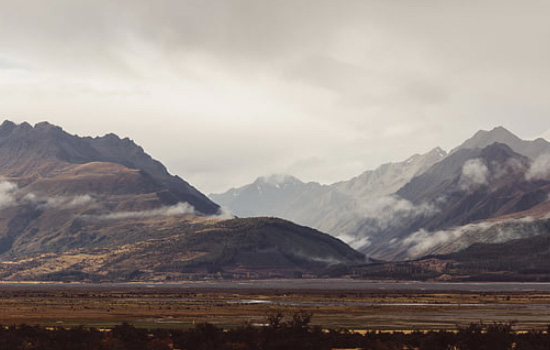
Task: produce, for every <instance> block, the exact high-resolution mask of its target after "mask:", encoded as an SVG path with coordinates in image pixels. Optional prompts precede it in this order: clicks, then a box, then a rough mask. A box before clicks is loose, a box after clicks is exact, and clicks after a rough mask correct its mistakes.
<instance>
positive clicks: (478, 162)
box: [459, 159, 489, 191]
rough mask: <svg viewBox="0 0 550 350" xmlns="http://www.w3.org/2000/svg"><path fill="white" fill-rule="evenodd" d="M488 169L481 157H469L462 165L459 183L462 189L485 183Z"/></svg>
mask: <svg viewBox="0 0 550 350" xmlns="http://www.w3.org/2000/svg"><path fill="white" fill-rule="evenodd" d="M488 177H489V169H488V168H487V165H485V163H484V162H483V160H482V159H470V160H468V161H466V163H464V166H463V167H462V175H461V176H460V180H459V184H460V188H461V189H462V190H465V191H466V190H471V189H475V188H477V187H479V186H483V185H487V180H488Z"/></svg>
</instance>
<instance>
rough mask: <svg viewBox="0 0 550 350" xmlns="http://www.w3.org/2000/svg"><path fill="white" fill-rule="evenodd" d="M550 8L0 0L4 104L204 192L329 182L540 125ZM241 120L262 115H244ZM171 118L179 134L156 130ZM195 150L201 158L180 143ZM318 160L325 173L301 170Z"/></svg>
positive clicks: (14, 113)
mask: <svg viewBox="0 0 550 350" xmlns="http://www.w3.org/2000/svg"><path fill="white" fill-rule="evenodd" d="M549 10H550V4H548V3H546V2H542V1H530V0H528V1H526V2H515V1H507V0H506V1H498V2H497V1H493V0H487V1H469V0H468V1H466V2H460V3H458V2H450V1H443V2H442V1H433V0H419V1H401V0H398V1H384V0H373V1H360V0H355V1H352V0H342V1H331V0H281V1H253V0H227V1H213V0H205V1H186V0H183V1H175V0H159V1H149V0H120V1H108V0H94V1H92V0H82V1H69V0H50V1H43V0H19V1H2V2H0V42H2V48H1V49H0V94H2V95H3V96H6V95H8V94H9V98H6V99H3V100H2V101H0V109H1V110H2V111H3V113H4V117H6V118H13V119H16V120H18V121H22V120H24V119H28V120H29V121H31V122H35V121H39V120H41V119H49V120H51V121H52V122H55V123H59V124H61V125H64V126H66V127H67V128H69V129H70V128H72V130H75V131H76V132H78V133H80V134H82V135H90V134H91V135H95V134H98V133H107V132H111V131H114V132H117V133H119V134H121V135H123V136H130V137H132V138H134V139H136V141H138V142H139V143H140V144H142V145H144V146H145V147H146V149H147V150H150V152H151V153H152V155H153V156H155V157H156V158H158V159H160V160H161V161H164V162H168V164H167V165H168V166H169V168H171V169H173V170H175V171H176V172H177V173H178V174H179V175H181V176H182V177H184V178H186V179H189V180H190V181H191V182H192V183H194V184H197V185H199V189H201V190H203V191H205V192H215V191H218V192H220V191H223V190H225V189H226V188H227V187H230V186H236V185H240V184H243V183H246V182H247V181H249V180H250V179H253V178H256V177H257V176H259V175H262V174H264V173H271V172H280V171H285V170H286V169H290V168H292V170H294V171H295V174H296V175H298V176H300V177H304V178H307V179H309V180H316V181H320V182H325V183H326V182H331V181H337V180H342V179H345V178H350V177H352V176H355V175H357V174H359V173H361V172H362V171H364V170H366V169H368V168H374V167H376V166H378V165H379V164H380V163H381V162H387V161H394V160H399V159H403V158H405V157H408V156H409V155H410V154H412V153H420V152H425V151H426V150H428V149H431V148H433V147H434V146H436V145H439V146H441V147H443V148H446V149H449V148H451V147H454V146H456V145H457V144H458V143H460V142H461V141H463V140H464V139H465V138H467V137H469V136H471V135H472V134H473V133H474V132H475V131H477V130H479V129H481V128H484V129H489V128H492V127H494V126H497V125H504V126H506V127H508V128H510V129H511V130H512V131H515V132H517V133H518V134H519V135H520V136H522V137H530V136H532V135H538V134H540V133H541V132H543V131H545V130H548V129H549V127H548V118H547V117H546V116H547V115H549V114H550V107H549V106H548V103H547V91H548V87H549V82H550V66H549V65H548V64H547V62H548V61H549V60H550V47H549V46H548V45H545V44H544V43H546V42H548V40H549V39H550V27H549V26H548V24H547V18H546V17H547V16H546V14H547V13H548V12H549ZM2 66H4V67H11V68H10V69H2ZM13 68H17V69H18V70H19V72H18V74H14V73H13V72H11V73H10V74H7V73H6V72H5V71H10V70H13ZM21 71H24V72H21ZM247 90H250V91H247ZM212 91H215V92H216V93H212ZM239 94H240V95H239ZM258 94H260V95H262V96H267V97H266V98H265V99H266V100H270V101H271V102H272V104H268V103H265V102H266V101H263V100H261V101H260V102H255V101H258ZM237 95H238V96H237ZM201 98H202V100H203V101H206V102H204V103H203V104H202V105H201V103H199V102H197V100H201ZM235 100H238V101H239V102H238V103H234V104H231V102H232V101H235ZM254 103H256V104H257V105H258V107H257V108H256V109H253V110H252V111H250V110H248V109H247V108H249V106H250V105H251V104H254ZM212 106H216V107H217V108H210V107H212ZM274 106H282V108H281V110H277V111H274V109H276V108H274ZM75 115H78V116H79V118H78V120H77V118H75ZM243 115H247V117H248V118H249V119H250V120H252V121H251V122H248V123H242V125H236V123H235V122H234V120H235V119H238V118H239V117H240V116H243ZM152 120H155V121H154V122H151V121H152ZM279 120H298V121H301V123H299V124H297V125H291V126H286V128H287V129H285V125H287V124H288V123H285V122H281V123H274V122H273V121H279ZM165 125H170V129H171V130H170V132H167V133H168V135H169V137H166V133H164V134H163V135H162V136H159V132H158V131H157V132H156V133H155V130H164V129H166V128H165ZM189 129H193V132H189V133H187V134H185V137H181V134H183V133H184V132H185V131H186V130H189ZM172 130H173V131H172ZM274 131H278V133H277V137H271V138H265V137H264V138H262V137H258V135H263V136H265V135H268V134H271V133H272V132H274ZM236 134H238V138H239V140H237V141H235V139H236V137H234V135H236ZM289 134H292V135H291V137H288V135H289ZM339 135H345V136H339ZM419 136H421V137H419ZM282 138H284V139H285V140H287V139H289V138H292V142H284V143H281V139H282ZM164 139H167V140H169V141H170V142H168V141H163V140H164ZM159 140H160V141H159ZM204 140H216V142H204ZM158 143H166V144H162V145H157V144H158ZM197 144H201V146H202V147H203V148H204V151H203V152H201V154H198V153H195V152H193V154H191V152H181V151H180V150H181V149H193V148H195V147H197ZM247 149H248V150H253V151H247ZM366 150H368V151H366ZM374 150H375V151H376V152H377V153H380V154H374V153H375V151H374ZM251 153H253V154H251ZM205 154H206V156H205ZM343 154H345V155H346V157H342V155H343ZM228 155H229V156H228ZM233 155H239V156H235V157H233ZM256 155H257V156H256ZM249 156H250V157H254V158H253V159H252V158H249ZM228 158H232V159H233V160H234V159H247V160H248V163H247V164H246V165H245V166H244V167H240V166H235V165H234V164H232V162H231V161H226V159H228ZM274 158H277V159H276V160H273V159H274ZM308 158H318V159H323V164H324V165H322V166H320V165H312V164H306V163H303V164H298V163H297V162H298V160H300V159H308ZM343 158H345V160H344V161H345V164H343V163H342V159H343ZM272 160H273V161H272ZM212 163H216V165H214V166H213V165H211V164H212ZM205 164H206V165H205ZM293 164H296V167H293ZM220 178H223V179H222V180H220Z"/></svg>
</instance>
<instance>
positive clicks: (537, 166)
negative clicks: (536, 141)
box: [525, 154, 550, 180]
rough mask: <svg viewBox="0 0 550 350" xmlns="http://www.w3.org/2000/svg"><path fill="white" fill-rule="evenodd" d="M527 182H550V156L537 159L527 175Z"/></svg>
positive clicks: (544, 155)
mask: <svg viewBox="0 0 550 350" xmlns="http://www.w3.org/2000/svg"><path fill="white" fill-rule="evenodd" d="M525 178H526V179H527V180H550V154H543V155H542V156H540V157H538V158H537V159H535V161H534V162H533V164H531V167H530V168H529V170H528V171H527V173H526V174H525Z"/></svg>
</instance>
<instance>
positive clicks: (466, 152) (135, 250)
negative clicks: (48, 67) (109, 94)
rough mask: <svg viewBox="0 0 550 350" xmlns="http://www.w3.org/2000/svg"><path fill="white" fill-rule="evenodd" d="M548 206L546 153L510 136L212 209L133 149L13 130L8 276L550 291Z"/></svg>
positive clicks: (248, 193) (539, 143) (281, 181)
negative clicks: (474, 284) (537, 285)
mask: <svg viewBox="0 0 550 350" xmlns="http://www.w3.org/2000/svg"><path fill="white" fill-rule="evenodd" d="M549 193H550V143H549V142H547V141H545V140H543V139H537V140H533V141H526V140H521V139H520V138H518V137H517V136H515V135H514V134H512V133H511V132H509V131H508V130H506V129H504V128H502V127H498V128H495V129H493V130H490V131H479V132H477V133H476V134H475V135H473V137H472V138H470V139H468V140H466V141H465V142H464V143H462V144H461V145H459V146H458V147H456V148H454V149H453V150H451V151H450V152H448V153H447V152H445V151H443V150H442V149H441V148H439V147H436V148H434V149H432V150H431V151H430V152H427V153H425V154H415V155H413V156H411V157H409V158H408V159H406V160H404V161H402V162H398V163H388V164H384V165H382V166H380V167H379V168H377V169H374V170H369V171H365V172H364V173H362V174H360V175H358V176H357V177H354V178H352V179H350V180H347V181H341V182H337V183H334V184H331V185H321V184H319V183H315V182H309V183H304V182H302V181H300V180H299V179H297V178H296V177H293V176H290V175H271V176H264V177H261V178H258V179H257V180H256V181H254V182H253V183H252V184H249V185H246V186H243V187H241V188H236V189H231V190H229V191H228V192H226V193H224V194H219V195H211V196H210V198H208V197H207V196H205V195H204V194H202V193H201V192H200V191H198V190H197V189H196V188H194V187H193V186H192V185H190V184H189V183H188V182H186V181H185V180H183V179H181V178H179V177H177V176H173V175H171V174H169V173H168V171H167V170H166V168H165V167H164V165H162V164H161V163H160V162H158V161H157V160H155V159H153V158H152V157H151V156H149V155H148V154H147V153H146V152H145V151H144V150H143V149H142V148H141V147H139V146H138V145H137V144H136V143H135V142H133V141H132V140H130V139H128V138H124V139H121V138H119V137H118V136H116V135H114V134H108V135H105V136H102V137H80V136H77V135H71V134H69V133H67V132H65V131H64V130H63V129H61V128H60V127H58V126H55V125H51V124H49V123H47V122H42V123H38V124H36V125H34V126H32V125H30V124H28V123H22V124H15V123H13V122H10V121H5V122H4V123H3V124H2V125H0V278H1V279H3V280H55V281H59V280H63V281H77V280H80V281H82V280H84V281H104V280H108V281H145V280H147V281H152V280H155V281H166V280H183V279H197V278H273V277H298V276H303V275H305V276H342V275H349V274H353V275H354V276H357V277H364V278H392V279H395V278H408V279H458V280H468V279H470V280H472V279H473V280H475V279H488V280H550V267H548V266H547V263H546V255H547V254H546V253H547V251H550V245H549V244H550V243H548V236H549V235H550V215H549V213H550V201H549V200H548V199H549ZM220 205H221V206H220ZM227 208H229V209H230V211H231V212H233V213H234V214H235V215H236V216H237V217H235V216H233V215H230V214H228V211H227V210H226V209H227ZM279 217H280V218H279ZM294 222H295V223H294ZM308 226H309V227H308ZM310 227H313V228H310ZM323 232H326V233H323ZM514 247H518V249H517V250H514ZM367 257H368V258H367Z"/></svg>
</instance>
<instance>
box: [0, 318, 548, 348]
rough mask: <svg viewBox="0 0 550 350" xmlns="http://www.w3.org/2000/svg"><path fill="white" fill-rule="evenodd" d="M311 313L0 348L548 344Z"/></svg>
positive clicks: (28, 339)
mask: <svg viewBox="0 0 550 350" xmlns="http://www.w3.org/2000/svg"><path fill="white" fill-rule="evenodd" d="M311 317H312V314H310V313H307V312H299V313H296V314H294V315H292V316H291V317H290V318H288V319H286V318H285V317H283V315H281V314H274V315H270V316H268V317H267V320H266V322H267V323H266V325H264V326H252V325H250V324H245V325H243V326H241V327H238V328H234V329H228V330H224V329H222V328H219V327H217V326H215V325H212V324H209V323H201V324H198V325H196V326H194V327H193V328H189V329H185V330H182V329H178V330H168V329H153V330H148V329H143V328H136V327H134V326H132V325H129V324H127V323H124V324H122V325H118V326H116V327H114V328H112V329H110V330H107V331H100V330H98V329H95V328H85V327H82V326H80V327H74V328H70V329H65V328H61V327H56V328H44V327H40V326H28V325H20V326H12V327H0V349H11V350H19V349H21V350H22V349H29V350H31V349H33V350H34V349H35V350H77V349H78V350H130V349H131V350H173V349H180V350H279V349H281V350H292V349H301V350H308V349H311V350H313V349H315V350H332V349H368V350H391V349H418V350H441V349H455V350H474V349H475V350H493V349H494V350H507V349H510V350H511V349H523V350H538V349H548V348H549V347H550V334H549V332H548V331H530V332H522V333H517V332H515V331H514V330H513V327H512V324H502V323H494V324H489V325H485V324H483V323H476V324H471V325H470V326H468V327H464V328H460V329H459V330H458V332H450V331H429V332H412V333H404V332H392V333H387V332H366V333H364V334H359V333H354V332H351V331H349V330H346V329H329V330H326V329H322V327H320V326H311V325H310V320H311Z"/></svg>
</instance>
